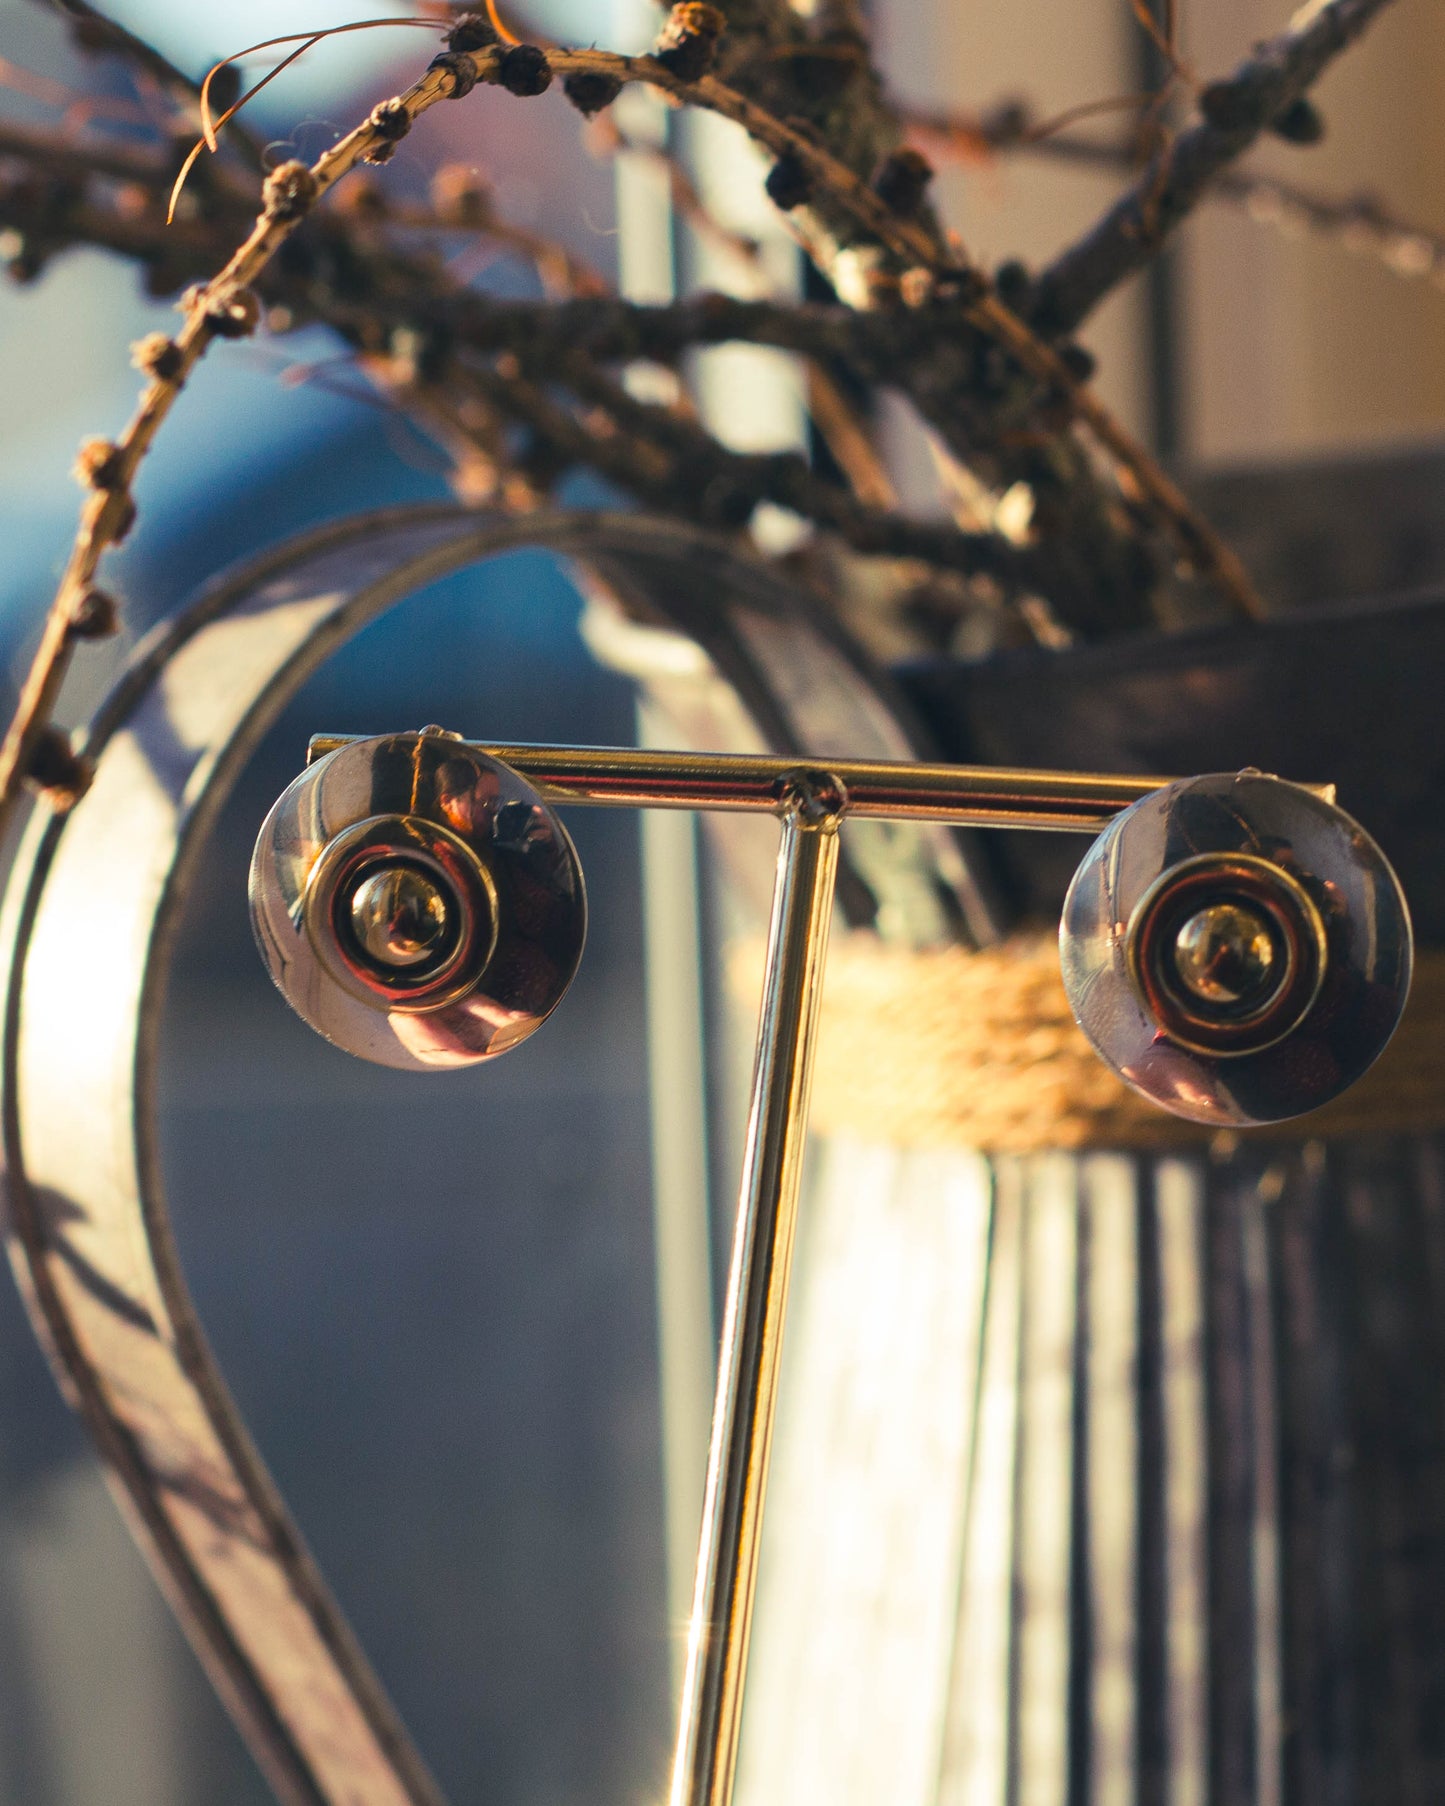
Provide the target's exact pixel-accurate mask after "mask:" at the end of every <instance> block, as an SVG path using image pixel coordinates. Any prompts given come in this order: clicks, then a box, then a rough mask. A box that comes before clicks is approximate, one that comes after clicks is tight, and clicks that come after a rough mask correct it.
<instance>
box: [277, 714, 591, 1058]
mask: <svg viewBox="0 0 1445 1806" xmlns="http://www.w3.org/2000/svg"><path fill="white" fill-rule="evenodd" d="M398 887H400V891H399V893H398ZM397 894H400V895H401V897H402V898H403V901H405V899H407V898H410V899H412V901H413V904H416V905H419V908H420V910H421V913H420V914H418V913H416V909H415V908H413V910H412V911H411V913H407V912H406V911H405V910H404V911H403V915H402V917H401V918H400V920H399V921H398V919H397V917H396V915H395V897H396V896H397ZM250 897H251V923H252V927H253V928H254V930H255V934H256V943H257V945H258V947H259V948H260V950H261V955H262V958H263V959H264V960H265V962H266V966H267V969H268V970H269V972H270V974H271V977H272V979H273V980H274V981H275V983H276V986H277V988H278V989H279V990H280V991H281V992H282V994H283V995H284V996H285V997H286V999H287V1001H288V1002H289V1003H290V1004H291V1006H292V1007H293V1008H294V1009H295V1010H296V1011H297V1012H298V1013H299V1014H300V1015H301V1016H303V1017H304V1018H305V1019H306V1021H307V1022H309V1023H310V1024H311V1026H312V1027H313V1028H314V1029H315V1030H316V1031H317V1032H318V1033H319V1034H322V1035H324V1036H325V1037H326V1038H327V1040H328V1041H332V1042H334V1043H335V1044H336V1045H337V1046H339V1047H343V1048H345V1049H346V1050H347V1051H348V1052H350V1053H355V1054H359V1055H361V1056H362V1057H363V1058H364V1059H368V1060H375V1061H377V1062H378V1063H379V1064H381V1065H385V1066H397V1067H402V1068H405V1069H407V1070H412V1071H426V1070H429V1069H433V1068H437V1067H445V1068H456V1067H460V1066H470V1065H476V1064H478V1063H479V1062H481V1061H485V1060H491V1059H495V1058H496V1057H497V1056H498V1055H499V1054H503V1053H506V1052H507V1051H508V1050H509V1049H510V1048H513V1047H517V1046H519V1045H520V1044H521V1043H522V1042H523V1041H525V1040H526V1039H527V1038H528V1036H530V1035H532V1034H534V1033H535V1032H536V1030H537V1029H538V1028H540V1026H541V1025H542V1023H543V1022H545V1021H546V1019H547V1017H548V1016H549V1015H551V1013H552V1011H553V1010H554V1009H555V1008H556V1007H557V1005H558V1003H560V1002H561V1000H562V998H563V996H564V995H565V993H566V990H567V987H568V985H570V984H571V982H572V979H573V977H574V975H575V974H576V971H577V966H578V963H579V961H580V960H581V957H582V944H583V941H584V939H585V938H586V931H587V904H586V894H585V891H584V888H583V882H582V871H581V867H580V866H579V865H578V863H577V854H576V852H575V850H574V848H573V846H572V842H571V839H570V838H569V836H568V834H567V830H566V829H565V828H564V827H563V826H562V823H561V822H560V821H559V820H558V819H557V817H556V815H555V814H554V813H553V812H552V810H551V809H549V808H548V807H547V805H546V804H545V803H544V802H542V800H541V798H540V797H539V796H538V795H537V793H536V792H535V791H534V790H533V789H532V788H531V786H530V785H528V784H527V783H525V782H524V781H523V779H521V778H520V777H518V776H517V774H516V773H515V772H514V771H512V770H510V769H509V768H508V767H507V766H505V765H503V764H501V763H500V762H499V761H498V760H496V759H495V758H493V757H491V755H490V754H487V753H483V752H480V751H478V750H477V749H476V748H475V747H472V746H469V745H467V744H466V743H465V742H463V741H461V740H458V739H456V738H454V737H453V736H451V735H446V734H440V733H435V732H422V733H415V734H391V735H387V736H384V737H383V738H380V739H375V740H356V741H351V742H348V743H347V744H346V745H344V746H341V747H338V748H337V750H336V751H334V752H332V753H330V754H329V755H328V756H327V757H326V758H324V759H322V760H320V761H319V762H317V763H314V764H312V765H309V766H308V767H307V769H306V770H305V771H304V772H302V773H301V775H300V776H299V777H298V778H297V779H296V781H295V782H294V783H293V784H292V785H290V787H289V788H288V789H287V790H286V791H285V793H284V794H283V795H282V796H281V798H280V799H279V800H278V802H277V803H276V806H275V807H274V808H273V809H272V811H271V813H270V814H269V815H268V816H267V818H266V821H265V824H264V825H263V827H262V829H261V832H260V835H259V836H258V838H257V841H256V851H255V855H254V857H253V859H252V862H251V884H250ZM358 910H360V914H361V923H360V927H361V930H362V932H361V933H359V932H358V921H357V916H358ZM398 933H399V935H400V941H399V943H398V940H397V935H398ZM398 944H399V945H400V949H401V954H402V957H400V958H398V957H396V955H395V953H394V951H393V949H394V948H395V947H396V946H397V945H398ZM378 949H379V950H380V957H378Z"/></svg>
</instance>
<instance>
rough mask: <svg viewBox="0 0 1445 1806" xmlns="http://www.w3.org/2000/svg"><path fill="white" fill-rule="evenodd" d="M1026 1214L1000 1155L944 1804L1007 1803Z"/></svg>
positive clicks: (1012, 1165) (1012, 1170)
mask: <svg viewBox="0 0 1445 1806" xmlns="http://www.w3.org/2000/svg"><path fill="white" fill-rule="evenodd" d="M1023 1218H1024V1199H1023V1174H1022V1170H1021V1168H1020V1164H1019V1163H1018V1162H1017V1161H1008V1160H1004V1161H999V1162H998V1163H997V1164H996V1166H995V1171H994V1204H993V1233H992V1237H991V1240H990V1252H989V1274H988V1291H987V1316H986V1320H985V1325H984V1333H983V1339H982V1369H981V1373H980V1377H979V1388H978V1428H977V1433H976V1437H975V1442H974V1450H973V1458H972V1461H971V1463H970V1472H969V1485H968V1495H967V1513H966V1518H965V1542H964V1549H963V1560H962V1575H961V1581H960V1586H959V1593H958V1600H959V1612H958V1623H957V1631H956V1640H955V1643H954V1648H953V1658H952V1674H951V1678H950V1683H949V1695H948V1711H947V1718H946V1721H945V1729H944V1742H943V1751H942V1759H941V1762H940V1765H939V1784H938V1788H937V1799H938V1806H1003V1801H1004V1799H1005V1793H1006V1787H1007V1778H1008V1754H1009V1719H1010V1667H1011V1652H1012V1642H1013V1639H1012V1625H1013V1566H1014V1547H1013V1545H1014V1475H1015V1445H1016V1440H1017V1422H1018V1345H1019V1302H1020V1300H1019V1290H1020V1283H1021V1269H1022V1231H1023Z"/></svg>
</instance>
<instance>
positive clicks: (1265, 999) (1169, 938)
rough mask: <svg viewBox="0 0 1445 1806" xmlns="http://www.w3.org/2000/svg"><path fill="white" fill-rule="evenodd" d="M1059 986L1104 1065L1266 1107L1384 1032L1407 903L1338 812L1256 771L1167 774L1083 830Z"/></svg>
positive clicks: (1326, 1087)
mask: <svg viewBox="0 0 1445 1806" xmlns="http://www.w3.org/2000/svg"><path fill="white" fill-rule="evenodd" d="M1059 948H1060V960H1061V964H1062V968H1063V977H1064V987H1065V990H1066V991H1067V992H1068V997H1069V1003H1070V1005H1071V1007H1072V1009H1073V1012H1074V1015H1075V1017H1076V1018H1077V1020H1078V1022H1079V1025H1080V1027H1081V1028H1082V1029H1083V1030H1084V1033H1085V1034H1086V1035H1087V1036H1088V1037H1089V1039H1090V1041H1091V1042H1092V1043H1093V1044H1094V1047H1095V1049H1096V1050H1097V1052H1098V1053H1099V1055H1100V1056H1101V1057H1102V1059H1103V1060H1104V1061H1105V1063H1106V1064H1107V1065H1109V1066H1111V1067H1112V1068H1113V1069H1114V1071H1115V1072H1117V1073H1118V1074H1119V1076H1120V1077H1121V1078H1123V1079H1124V1080H1125V1081H1126V1082H1127V1083H1129V1084H1130V1085H1132V1086H1133V1087H1134V1089H1135V1090H1136V1091H1140V1092H1142V1093H1143V1094H1144V1095H1145V1096H1146V1097H1148V1098H1151V1099H1153V1101H1154V1102H1156V1103H1159V1104H1162V1105H1163V1106H1164V1107H1165V1108H1166V1109H1168V1110H1171V1111H1173V1112H1174V1113H1175V1114H1176V1115H1179V1116H1187V1117H1191V1118H1193V1119H1194V1120H1195V1121H1198V1122H1206V1123H1216V1124H1219V1125H1221V1126H1225V1125H1246V1124H1252V1123H1269V1122H1280V1121H1283V1120H1284V1119H1285V1118H1286V1117H1291V1116H1298V1115H1300V1114H1302V1113H1303V1112H1304V1111H1306V1110H1313V1109H1315V1108H1316V1107H1317V1106H1318V1105H1320V1104H1323V1103H1327V1102H1328V1101H1329V1100H1330V1099H1331V1098H1332V1097H1335V1096H1337V1095H1338V1093H1340V1092H1341V1091H1343V1090H1345V1089H1346V1087H1347V1086H1349V1085H1351V1084H1353V1083H1354V1081H1355V1080H1356V1079H1357V1078H1358V1077H1359V1076H1360V1074H1361V1073H1363V1072H1364V1071H1365V1069H1366V1068H1367V1067H1369V1066H1370V1065H1371V1064H1373V1062H1374V1061H1375V1059H1376V1058H1377V1057H1378V1055H1379V1054H1380V1052H1381V1050H1382V1049H1383V1048H1384V1046H1385V1043H1386V1042H1387V1041H1388V1040H1389V1038H1390V1036H1391V1034H1392V1033H1393V1032H1394V1028H1395V1024H1396V1023H1397V1022H1398V1021H1399V1018H1400V1012H1401V1010H1402V1009H1403V1008H1404V1004H1405V997H1406V994H1407V992H1408V990H1409V985H1410V963H1411V935H1410V918H1409V912H1408V909H1407V908H1406V904H1405V898H1404V895H1403V893H1402V891H1401V889H1400V885H1399V881H1398V880H1397V878H1396V877H1395V874H1394V872H1393V871H1392V870H1391V869H1390V866H1389V863H1388V861H1387V860H1386V859H1385V856H1384V854H1383V853H1381V851H1380V849H1379V848H1378V847H1377V846H1376V845H1375V843H1374V841H1373V840H1371V839H1370V837H1369V835H1368V834H1366V833H1365V831H1364V829H1363V828H1361V827H1360V826H1359V825H1358V823H1356V822H1354V821H1352V820H1351V819H1350V817H1349V816H1348V815H1346V814H1345V813H1344V811H1343V810H1341V809H1337V808H1335V807H1334V806H1333V805H1332V804H1330V803H1327V802H1325V801H1324V800H1323V799H1322V798H1321V797H1319V796H1317V795H1315V794H1314V793H1313V792H1311V791H1308V790H1304V789H1301V788H1300V787H1299V786H1298V785H1295V784H1288V783H1284V782H1282V781H1281V780H1280V779H1278V778H1271V777H1265V776H1263V775H1261V774H1260V773H1258V772H1248V771H1246V772H1239V773H1225V774H1219V775H1215V776H1209V777H1199V778H1190V779H1186V780H1184V781H1183V782H1180V783H1177V784H1170V785H1167V786H1166V787H1165V788H1164V789H1162V790H1158V791H1156V792H1154V793H1153V795H1151V796H1147V797H1145V798H1143V799H1142V800H1141V801H1140V802H1138V803H1135V804H1134V805H1133V807H1132V808H1130V809H1127V810H1125V811H1124V813H1123V814H1122V815H1120V816H1118V817H1117V818H1116V820H1114V821H1113V822H1112V823H1111V824H1110V825H1109V827H1108V828H1107V829H1105V831H1104V832H1103V833H1102V834H1101V835H1100V836H1099V838H1098V840H1097V841H1095V843H1094V845H1093V847H1092V848H1091V849H1090V851H1089V852H1088V854H1087V855H1086V856H1085V858H1084V860H1083V863H1082V864H1081V865H1080V866H1079V869H1078V871H1077V872H1076V873H1075V875H1074V881H1073V883H1072V885H1071V886H1070V887H1069V894H1068V897H1067V899H1066V901H1065V903H1064V912H1063V919H1062V922H1061V924H1060V930H1059Z"/></svg>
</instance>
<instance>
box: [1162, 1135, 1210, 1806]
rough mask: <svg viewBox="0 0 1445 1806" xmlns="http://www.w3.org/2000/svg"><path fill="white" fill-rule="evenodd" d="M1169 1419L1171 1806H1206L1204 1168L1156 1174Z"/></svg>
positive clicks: (1178, 1163)
mask: <svg viewBox="0 0 1445 1806" xmlns="http://www.w3.org/2000/svg"><path fill="white" fill-rule="evenodd" d="M1153 1180H1154V1184H1153V1210H1154V1214H1155V1224H1156V1229H1155V1235H1156V1245H1157V1249H1158V1264H1159V1303H1160V1309H1159V1318H1160V1366H1161V1375H1162V1383H1161V1388H1160V1389H1161V1393H1162V1402H1163V1420H1164V1454H1163V1460H1164V1474H1165V1483H1164V1525H1165V1529H1164V1547H1165V1592H1164V1604H1165V1622H1164V1669H1165V1679H1166V1687H1165V1697H1166V1701H1167V1706H1166V1710H1167V1741H1168V1752H1169V1754H1168V1769H1167V1781H1168V1784H1167V1789H1166V1800H1167V1806H1206V1802H1209V1801H1210V1800H1211V1799H1212V1797H1213V1796H1212V1795H1211V1792H1210V1776H1209V1742H1208V1735H1207V1730H1208V1722H1209V1619H1208V1599H1209V1572H1208V1541H1209V1538H1208V1499H1209V1472H1208V1449H1207V1440H1206V1438H1207V1419H1206V1401H1205V1384H1204V1377H1205V1369H1204V1285H1203V1270H1202V1258H1203V1252H1204V1211H1205V1194H1204V1181H1203V1174H1202V1173H1201V1171H1200V1168H1199V1166H1198V1164H1197V1163H1195V1162H1193V1161H1184V1160H1163V1161H1160V1162H1159V1165H1158V1167H1157V1169H1156V1170H1155V1172H1154V1174H1153Z"/></svg>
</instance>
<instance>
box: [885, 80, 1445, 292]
mask: <svg viewBox="0 0 1445 1806" xmlns="http://www.w3.org/2000/svg"><path fill="white" fill-rule="evenodd" d="M904 117H905V119H906V122H907V125H908V130H909V135H910V137H913V138H916V139H917V140H918V142H919V143H921V144H922V145H924V146H925V147H926V148H927V149H928V151H929V152H930V153H931V154H932V155H933V156H935V157H937V158H938V159H939V160H940V161H954V162H959V163H968V164H977V163H985V162H991V161H992V160H993V159H994V158H995V157H997V156H1001V155H1008V156H1015V155H1016V156H1035V157H1041V158H1043V159H1045V160H1046V161H1049V162H1057V163H1068V164H1073V165H1074V166H1076V167H1079V168H1084V169H1097V170H1102V171H1105V172H1107V173H1109V174H1114V173H1117V172H1121V171H1122V172H1127V173H1130V174H1133V173H1135V172H1137V171H1138V170H1139V169H1140V168H1141V167H1142V166H1143V164H1144V163H1146V162H1147V161H1148V157H1147V154H1144V155H1141V153H1140V147H1139V144H1138V141H1137V139H1133V138H1131V139H1123V140H1114V141H1110V140H1108V139H1104V138H1095V137H1091V136H1086V135H1084V134H1083V133H1071V132H1059V131H1050V130H1049V129H1048V128H1047V123H1046V124H1045V125H1043V126H1040V125H1038V124H1036V123H1035V121H1034V119H1033V117H1032V115H1031V113H1030V111H1029V109H1028V107H1027V106H1025V105H1024V104H1023V103H1022V102H1020V101H1005V102H1003V103H1002V104H1001V105H998V106H995V107H991V108H988V109H986V110H985V111H983V112H980V113H976V114H961V113H945V112H939V111H935V110H928V109H910V110H909V111H907V112H906V113H905V115H904ZM1201 198H1202V199H1203V200H1204V201H1206V202H1208V201H1227V202H1229V203H1231V204H1232V205H1234V206H1237V207H1241V208H1242V209H1243V210H1244V211H1245V212H1246V213H1247V214H1248V215H1249V217H1250V219H1252V220H1254V221H1255V222H1256V223H1257V224H1259V225H1264V226H1273V227H1275V228H1277V229H1279V230H1280V231H1283V232H1285V233H1290V234H1297V233H1305V232H1307V233H1311V234H1313V235H1315V236H1317V237H1320V238H1324V239H1328V240H1330V241H1332V242H1334V243H1336V244H1338V245H1340V246H1341V247H1342V248H1343V249H1345V250H1347V251H1351V252H1357V253H1361V254H1364V255H1368V256H1374V257H1378V258H1379V259H1380V261H1381V262H1382V263H1384V264H1386V265H1388V266H1389V268H1390V269H1391V270H1393V271H1394V272H1395V274H1396V275H1397V276H1406V277H1425V278H1433V279H1435V280H1441V279H1445V232H1440V231H1437V230H1435V229H1434V228H1432V227H1429V226H1424V225H1421V224H1420V223H1419V222H1418V221H1417V220H1409V219H1405V218H1404V217H1403V216H1402V215H1400V214H1398V213H1396V212H1395V211H1394V209H1393V208H1391V207H1389V206H1387V205H1386V204H1385V203H1384V202H1383V201H1382V200H1380V198H1379V197H1378V196H1376V195H1372V194H1366V193H1360V194H1347V195H1332V194H1325V193H1322V192H1321V191H1320V190H1319V189H1317V188H1313V187H1309V186H1307V185H1305V184H1303V183H1300V182H1293V181H1284V180H1281V179H1280V178H1279V177H1277V176H1269V175H1258V174H1255V173H1254V172H1253V171H1251V170H1245V169H1223V170H1221V171H1220V172H1219V174H1218V175H1216V176H1215V177H1214V179H1213V181H1212V182H1211V183H1210V185H1209V187H1208V188H1207V189H1206V190H1205V193H1204V194H1203V196H1202V197H1201Z"/></svg>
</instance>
